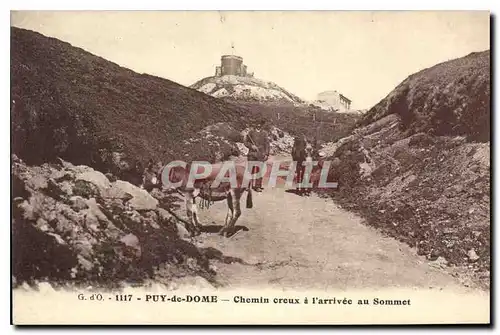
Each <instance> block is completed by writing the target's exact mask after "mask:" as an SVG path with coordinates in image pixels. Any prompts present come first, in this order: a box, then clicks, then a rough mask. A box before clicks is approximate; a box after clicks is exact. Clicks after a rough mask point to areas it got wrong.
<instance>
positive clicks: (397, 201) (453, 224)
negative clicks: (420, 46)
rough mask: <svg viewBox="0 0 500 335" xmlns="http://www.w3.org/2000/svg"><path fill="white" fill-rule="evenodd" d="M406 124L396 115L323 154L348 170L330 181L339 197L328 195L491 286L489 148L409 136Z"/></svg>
mask: <svg viewBox="0 0 500 335" xmlns="http://www.w3.org/2000/svg"><path fill="white" fill-rule="evenodd" d="M401 122H402V121H401V119H400V118H399V117H398V116H397V115H394V114H391V115H388V116H386V117H384V118H382V119H380V120H378V121H376V122H374V123H371V124H369V125H368V126H365V127H362V128H358V129H357V131H356V132H355V133H354V134H352V135H350V136H348V137H346V138H344V139H342V140H340V141H338V142H336V143H330V144H328V145H326V146H325V147H324V148H323V151H325V152H327V153H328V154H329V159H337V160H339V161H340V162H341V164H340V165H339V166H337V168H336V169H335V170H334V171H331V176H330V178H331V179H332V180H336V181H338V182H339V184H340V189H338V190H335V191H333V192H329V195H330V196H332V197H333V198H334V199H335V201H336V202H337V203H339V204H340V205H341V206H343V207H345V208H346V209H348V210H351V211H355V212H358V213H359V214H361V215H362V216H364V217H365V218H366V219H367V222H368V224H370V225H372V226H375V227H377V228H379V229H381V230H382V231H384V232H385V233H387V234H389V235H391V236H393V237H396V238H398V239H399V240H402V241H404V242H406V243H408V244H409V245H410V246H412V247H415V249H416V251H417V253H418V254H420V255H425V256H426V257H427V258H428V259H429V260H432V261H434V260H436V259H437V258H440V259H441V261H444V262H445V263H446V264H447V265H451V266H456V267H459V268H464V269H466V270H467V271H466V272H467V273H469V274H470V276H472V277H473V279H474V280H475V281H476V282H477V283H479V285H481V286H488V285H489V268H490V164H489V162H490V145H489V143H471V142H468V141H467V139H466V138H465V137H451V136H432V135H429V134H427V133H417V134H414V135H411V136H407V134H406V133H405V132H404V131H402V130H401ZM441 263H443V262H441Z"/></svg>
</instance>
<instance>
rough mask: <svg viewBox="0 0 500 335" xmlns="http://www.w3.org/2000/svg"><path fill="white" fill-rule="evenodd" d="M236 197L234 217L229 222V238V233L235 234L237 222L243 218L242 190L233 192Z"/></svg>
mask: <svg viewBox="0 0 500 335" xmlns="http://www.w3.org/2000/svg"><path fill="white" fill-rule="evenodd" d="M233 194H234V196H233V199H232V203H233V206H232V207H233V217H232V219H231V221H229V227H228V229H227V230H226V237H228V235H227V234H228V233H231V234H233V233H234V227H235V225H236V221H238V219H239V217H240V216H241V206H240V200H241V195H242V194H243V192H242V191H241V190H236V191H235V192H233Z"/></svg>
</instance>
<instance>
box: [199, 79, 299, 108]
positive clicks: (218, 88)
mask: <svg viewBox="0 0 500 335" xmlns="http://www.w3.org/2000/svg"><path fill="white" fill-rule="evenodd" d="M190 87H191V88H194V89H196V90H198V91H200V92H203V93H205V94H208V95H211V96H213V97H216V98H224V99H229V100H235V101H245V102H259V103H264V104H268V103H273V104H287V105H302V104H303V103H304V101H303V100H302V99H300V98H299V97H298V96H296V95H294V94H292V93H290V92H288V91H287V90H285V89H284V88H282V87H280V86H278V85H276V84H275V83H273V82H269V81H264V80H261V79H258V78H254V77H240V76H231V75H226V76H221V77H215V76H214V77H207V78H203V79H201V80H199V81H197V82H196V83H194V84H193V85H191V86H190Z"/></svg>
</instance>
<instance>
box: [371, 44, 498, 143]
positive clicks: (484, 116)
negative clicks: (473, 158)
mask: <svg viewBox="0 0 500 335" xmlns="http://www.w3.org/2000/svg"><path fill="white" fill-rule="evenodd" d="M490 90H491V88H490V51H489V50H487V51H483V52H474V53H471V54H469V55H467V56H465V57H462V58H458V59H454V60H450V61H447V62H444V63H440V64H437V65H435V66H433V67H430V68H428V69H424V70H422V71H420V72H417V73H415V74H413V75H411V76H409V77H408V78H407V79H406V80H404V81H403V82H402V83H401V84H400V85H398V87H396V89H395V90H394V91H392V92H391V93H390V94H389V95H388V96H387V97H386V98H384V99H383V100H382V101H381V102H379V103H378V104H377V105H376V106H374V107H373V108H372V109H371V110H369V111H368V113H367V114H366V115H365V117H364V119H363V122H362V124H363V125H367V124H369V123H371V122H373V121H376V120H378V119H380V118H382V117H384V116H386V115H389V114H393V113H394V114H397V115H399V116H400V117H401V120H402V128H403V129H404V130H406V131H407V133H409V134H415V133H418V132H428V133H430V134H434V135H464V136H467V137H468V139H469V140H474V141H481V142H486V141H489V140H490Z"/></svg>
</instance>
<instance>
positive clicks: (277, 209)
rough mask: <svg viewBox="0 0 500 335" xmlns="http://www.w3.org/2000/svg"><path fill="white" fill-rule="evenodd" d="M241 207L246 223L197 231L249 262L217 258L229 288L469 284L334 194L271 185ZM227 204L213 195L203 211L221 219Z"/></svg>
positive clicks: (209, 220) (208, 219)
mask: <svg viewBox="0 0 500 335" xmlns="http://www.w3.org/2000/svg"><path fill="white" fill-rule="evenodd" d="M245 197H246V195H244V197H243V203H244V200H245ZM242 207H243V208H242V212H243V214H242V216H241V218H240V220H239V221H238V225H242V226H245V227H247V228H248V229H249V230H248V231H241V232H239V233H238V234H236V235H235V236H234V237H232V238H229V239H226V238H222V237H220V236H218V235H217V234H202V235H201V236H200V238H199V241H200V242H199V243H200V245H201V246H204V247H214V248H217V249H219V250H220V251H222V252H223V253H224V254H225V255H226V256H232V257H239V258H241V259H243V260H244V261H245V262H247V263H250V264H252V265H244V264H239V263H232V264H225V263H222V262H220V263H218V264H216V266H217V268H218V273H219V274H220V275H219V276H220V281H222V282H223V283H224V284H225V285H227V287H229V288H238V287H243V288H251V287H258V288H261V289H263V288H281V289H286V288H295V289H299V288H300V289H318V290H323V289H353V288H359V289H362V288H370V289H375V288H397V287H401V288H402V287H404V288H425V289H429V288H435V289H441V288H445V287H446V288H448V289H453V290H455V289H456V290H466V288H465V286H463V285H462V284H460V282H459V281H458V280H457V279H456V278H454V277H453V276H451V275H450V274H448V273H446V272H445V271H444V270H443V269H440V268H437V267H434V266H432V264H430V263H429V262H427V261H426V260H425V259H424V258H422V257H419V256H417V255H416V253H415V251H414V250H413V249H412V248H410V247H408V246H407V245H405V244H403V243H400V242H398V241H396V240H394V239H393V238H389V237H384V236H382V235H381V233H379V232H378V231H376V230H375V229H373V228H371V227H369V226H366V225H364V224H363V223H362V219H361V218H359V217H357V216H356V215H354V214H352V213H349V212H347V211H345V210H343V209H341V208H339V207H338V206H337V205H336V204H335V203H334V202H332V201H331V200H329V199H323V198H320V197H318V196H316V195H311V196H309V197H301V196H298V195H295V194H293V193H288V192H285V189H284V188H267V189H266V190H265V191H264V192H262V193H254V208H252V209H246V208H244V206H242ZM226 210H227V207H226V204H225V202H221V203H215V204H213V205H212V207H210V209H209V210H202V211H200V219H201V220H202V223H203V224H205V225H206V224H218V225H220V224H223V222H224V219H225V215H226Z"/></svg>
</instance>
